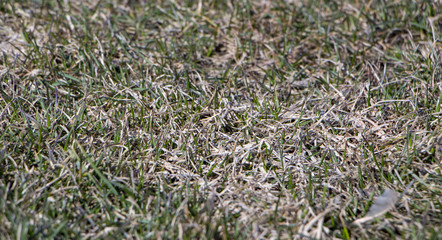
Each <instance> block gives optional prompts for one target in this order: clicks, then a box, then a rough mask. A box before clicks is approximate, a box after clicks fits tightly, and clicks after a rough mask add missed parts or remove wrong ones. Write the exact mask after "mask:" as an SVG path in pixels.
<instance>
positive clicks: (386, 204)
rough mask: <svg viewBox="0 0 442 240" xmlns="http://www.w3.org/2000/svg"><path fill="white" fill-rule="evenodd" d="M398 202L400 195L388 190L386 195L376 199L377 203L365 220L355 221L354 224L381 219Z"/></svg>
mask: <svg viewBox="0 0 442 240" xmlns="http://www.w3.org/2000/svg"><path fill="white" fill-rule="evenodd" d="M397 200H398V193H397V192H396V191H394V190H391V189H387V190H385V191H384V193H383V194H382V195H381V196H379V197H378V198H377V199H376V202H375V203H374V204H373V205H371V207H370V211H368V213H367V215H365V217H363V218H359V219H357V220H355V221H354V222H353V223H355V224H361V223H364V222H366V221H369V220H372V219H373V218H376V217H379V216H381V215H382V214H384V213H386V212H388V211H390V210H391V209H392V208H393V207H394V205H395V204H396V202H397Z"/></svg>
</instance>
